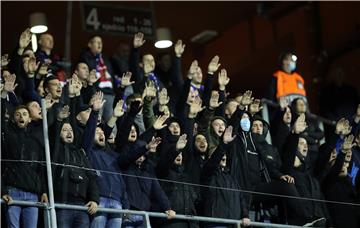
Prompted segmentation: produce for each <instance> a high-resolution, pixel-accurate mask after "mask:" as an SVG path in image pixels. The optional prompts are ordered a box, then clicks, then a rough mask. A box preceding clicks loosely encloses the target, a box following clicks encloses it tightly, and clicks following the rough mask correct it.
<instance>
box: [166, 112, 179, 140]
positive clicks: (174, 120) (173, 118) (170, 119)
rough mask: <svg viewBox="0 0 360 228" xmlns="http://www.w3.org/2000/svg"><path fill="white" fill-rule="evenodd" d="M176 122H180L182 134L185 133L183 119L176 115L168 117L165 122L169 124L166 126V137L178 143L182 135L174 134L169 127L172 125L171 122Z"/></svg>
mask: <svg viewBox="0 0 360 228" xmlns="http://www.w3.org/2000/svg"><path fill="white" fill-rule="evenodd" d="M174 122H176V123H178V124H179V126H180V135H181V134H182V133H183V125H182V122H181V120H180V119H179V118H177V117H174V116H173V117H170V118H168V119H167V120H166V122H165V124H167V126H166V128H165V136H166V139H167V140H168V141H169V142H172V143H176V142H177V140H178V139H179V137H180V135H172V134H171V132H170V131H169V128H168V127H169V126H170V124H171V123H174Z"/></svg>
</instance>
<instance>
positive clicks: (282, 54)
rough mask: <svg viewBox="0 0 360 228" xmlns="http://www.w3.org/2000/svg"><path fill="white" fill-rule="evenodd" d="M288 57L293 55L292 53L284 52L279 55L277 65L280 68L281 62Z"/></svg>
mask: <svg viewBox="0 0 360 228" xmlns="http://www.w3.org/2000/svg"><path fill="white" fill-rule="evenodd" d="M289 55H294V52H293V51H284V52H282V53H281V54H280V55H279V59H278V65H279V67H280V68H281V67H282V64H283V63H282V62H283V61H284V59H285V58H286V57H287V56H289Z"/></svg>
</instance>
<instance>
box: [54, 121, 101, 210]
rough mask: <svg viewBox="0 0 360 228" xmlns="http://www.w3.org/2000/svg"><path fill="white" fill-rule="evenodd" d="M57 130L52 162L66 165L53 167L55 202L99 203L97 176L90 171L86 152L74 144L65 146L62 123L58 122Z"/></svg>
mask: <svg viewBox="0 0 360 228" xmlns="http://www.w3.org/2000/svg"><path fill="white" fill-rule="evenodd" d="M55 128H56V129H57V133H56V134H55V137H56V140H55V144H54V145H53V146H54V147H53V148H52V150H51V151H52V161H53V162H55V163H60V164H63V165H65V166H63V165H58V166H55V167H53V178H54V195H55V201H57V202H63V203H75V204H85V203H86V202H88V201H94V202H97V203H99V189H98V185H97V183H96V174H95V172H94V171H91V170H89V169H91V166H90V162H89V160H88V158H87V156H86V153H85V151H84V150H83V149H79V148H77V147H76V146H75V144H73V143H71V144H65V143H63V142H62V141H61V139H60V131H61V128H62V123H59V122H58V121H57V122H56V124H55ZM69 166H71V167H69ZM74 166H76V167H74Z"/></svg>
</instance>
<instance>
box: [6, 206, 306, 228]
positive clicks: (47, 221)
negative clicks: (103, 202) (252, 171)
mask: <svg viewBox="0 0 360 228" xmlns="http://www.w3.org/2000/svg"><path fill="white" fill-rule="evenodd" d="M4 203H5V202H4V201H3V200H1V204H4ZM10 205H19V206H26V207H39V208H43V209H44V219H45V227H49V228H53V227H54V225H50V224H51V219H50V218H51V215H50V211H51V209H53V208H51V207H50V206H49V204H46V203H40V202H30V201H20V200H13V201H12V203H11V204H10ZM54 206H55V208H54V209H67V210H81V211H87V210H88V208H87V207H85V206H80V205H70V204H61V203H55V205H54ZM97 212H104V213H112V214H130V215H142V216H143V217H144V223H145V227H146V228H151V226H150V217H156V218H164V219H166V218H167V215H166V214H165V213H160V212H149V211H135V210H123V209H112V208H103V207H98V210H97ZM173 219H178V220H186V221H198V222H210V223H222V224H229V225H236V226H237V227H240V226H241V225H242V221H241V220H234V219H224V218H211V217H204V216H191V215H180V214H177V215H175V217H174V218H173ZM250 225H251V226H253V227H274V228H300V226H294V225H283V224H274V223H262V222H251V224H250Z"/></svg>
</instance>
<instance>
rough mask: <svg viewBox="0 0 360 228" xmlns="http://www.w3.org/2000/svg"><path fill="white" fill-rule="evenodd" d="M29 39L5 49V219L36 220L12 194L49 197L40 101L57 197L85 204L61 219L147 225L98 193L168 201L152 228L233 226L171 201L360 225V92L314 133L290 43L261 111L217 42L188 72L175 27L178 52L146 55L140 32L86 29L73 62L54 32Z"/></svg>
mask: <svg viewBox="0 0 360 228" xmlns="http://www.w3.org/2000/svg"><path fill="white" fill-rule="evenodd" d="M30 43H31V33H30V30H29V29H26V30H25V31H24V32H23V33H22V34H21V36H20V38H19V42H18V46H17V47H16V48H15V50H14V52H13V53H11V54H10V55H2V58H1V144H2V146H1V155H2V156H1V157H2V163H1V164H2V168H1V169H2V170H1V171H2V176H1V180H2V184H1V196H2V199H3V200H4V201H5V203H6V206H5V207H4V214H5V217H6V225H7V227H26V228H32V227H37V226H38V221H39V220H40V219H38V218H39V213H40V212H39V209H38V208H37V207H30V206H27V207H25V206H17V205H12V204H11V203H12V201H13V200H24V201H35V202H38V201H39V202H43V203H47V202H48V193H47V191H48V186H47V178H46V166H45V163H44V161H45V143H46V142H45V141H44V133H43V117H44V116H43V113H42V108H43V109H44V110H46V119H47V126H48V130H49V135H48V136H49V143H50V154H51V161H52V162H53V164H52V175H53V177H52V178H53V183H54V184H53V187H54V197H55V202H57V203H66V204H72V205H74V204H75V205H84V206H86V207H88V211H80V210H68V209H56V215H57V223H58V227H60V228H63V227H74V228H75V227H76V228H78V227H81V228H82V227H104V228H105V227H108V228H110V227H117V228H119V227H144V224H145V221H144V219H143V217H142V216H140V215H128V214H110V213H103V212H97V209H98V207H102V208H114V209H131V210H138V211H155V212H163V213H166V214H167V217H168V219H151V226H152V227H154V228H157V227H161V228H175V227H176V228H178V227H179V228H183V227H184V228H186V227H188V228H190V227H207V228H210V227H211V228H215V227H218V228H221V227H230V226H229V225H227V224H221V223H211V222H207V223H199V222H195V221H186V220H180V219H176V218H174V217H175V215H176V214H183V215H189V216H195V215H199V216H207V217H214V218H226V219H236V220H242V223H243V225H245V226H247V225H249V224H250V223H251V221H261V222H264V221H270V222H273V223H282V224H292V225H301V226H303V225H305V226H318V227H349V228H358V227H360V219H359V218H360V207H359V203H360V175H358V173H359V172H358V170H359V167H360V123H359V121H360V105H358V106H357V111H356V113H352V114H351V115H350V117H347V118H338V119H337V123H336V127H335V131H334V132H331V134H330V135H331V137H329V139H327V140H326V142H325V143H323V144H321V145H320V141H321V140H322V139H323V137H324V132H323V131H322V130H321V129H320V128H319V123H318V120H316V119H313V118H312V115H309V114H310V112H309V108H308V107H309V105H308V99H307V97H306V90H305V82H304V79H303V78H302V76H301V75H300V74H298V73H297V72H296V59H294V56H293V55H292V53H285V54H284V55H282V56H281V58H280V63H281V66H280V68H279V70H278V71H277V72H276V73H275V74H274V77H273V78H272V80H271V83H270V85H269V91H268V92H267V97H268V98H270V99H272V100H274V101H275V102H277V103H279V105H280V108H277V109H274V110H271V115H270V117H271V118H270V121H269V122H270V123H269V122H267V121H265V120H264V119H263V116H262V113H261V109H262V103H261V99H260V98H259V99H255V98H254V97H253V94H252V91H251V90H247V91H245V92H243V93H238V94H237V95H236V96H235V97H229V96H228V94H227V91H226V88H227V86H228V85H229V83H230V77H229V76H228V75H227V71H226V69H224V68H221V59H220V57H219V56H214V57H213V58H212V59H211V60H210V62H209V64H208V65H207V66H206V68H205V69H204V68H201V67H200V66H199V64H198V61H197V60H194V61H193V62H192V63H191V66H190V67H189V69H188V71H187V72H185V73H183V72H182V70H181V69H182V64H181V57H182V55H183V53H184V51H185V44H183V42H182V41H181V40H178V41H177V42H176V43H175V45H174V53H173V54H163V55H160V56H159V57H158V58H156V59H155V58H154V56H153V55H151V54H149V53H142V52H141V47H142V46H143V45H144V43H145V40H144V35H143V34H142V33H137V34H135V35H134V38H133V43H132V48H130V49H129V48H128V46H127V45H123V46H120V47H119V48H118V50H117V52H116V54H115V55H114V56H112V58H110V59H109V58H108V57H107V56H106V55H104V54H103V53H102V48H103V42H102V39H101V37H100V36H98V35H95V36H92V37H91V38H90V39H89V41H88V44H87V48H86V49H84V51H83V52H82V53H81V55H80V56H79V58H78V62H76V63H74V65H73V66H74V67H73V69H72V75H66V73H65V70H64V67H63V66H62V65H61V64H60V63H59V61H60V60H59V57H58V55H56V54H55V53H53V49H54V39H53V37H52V35H51V34H49V33H44V34H41V35H40V36H39V42H38V43H39V49H38V50H37V51H36V52H33V50H32V49H31V47H30ZM42 101H43V103H42ZM43 106H45V107H43ZM354 108H355V107H354ZM268 134H270V135H271V138H272V143H270V142H269V140H267V139H266V137H267V136H268ZM257 193H261V194H257ZM254 214H255V216H253V215H254ZM250 218H251V220H250ZM39 226H40V225H39Z"/></svg>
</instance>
